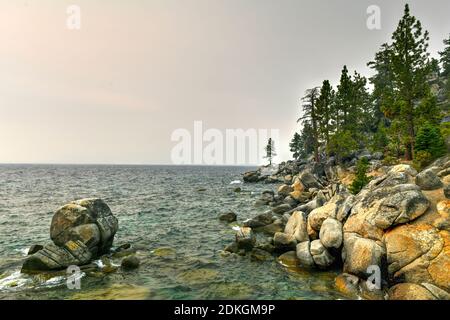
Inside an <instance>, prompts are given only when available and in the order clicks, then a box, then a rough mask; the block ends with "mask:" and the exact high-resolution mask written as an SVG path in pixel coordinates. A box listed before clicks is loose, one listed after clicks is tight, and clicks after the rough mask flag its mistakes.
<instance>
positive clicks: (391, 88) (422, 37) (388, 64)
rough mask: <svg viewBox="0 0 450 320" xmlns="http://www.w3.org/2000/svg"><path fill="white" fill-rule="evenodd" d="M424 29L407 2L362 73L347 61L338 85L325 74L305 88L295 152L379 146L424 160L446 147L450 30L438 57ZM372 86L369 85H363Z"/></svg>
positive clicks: (326, 153)
mask: <svg viewBox="0 0 450 320" xmlns="http://www.w3.org/2000/svg"><path fill="white" fill-rule="evenodd" d="M428 43H429V34H428V32H427V31H425V30H423V28H422V25H421V23H420V21H419V20H418V19H417V18H416V17H414V16H413V15H411V12H410V9H409V6H408V5H406V6H405V10H404V15H403V17H402V19H401V20H400V22H399V24H398V27H397V29H396V30H395V31H394V33H393V34H392V38H391V42H390V43H385V44H383V45H382V46H381V48H380V50H379V51H378V52H377V53H376V54H375V57H374V59H373V61H371V62H369V63H368V66H369V67H370V68H371V69H372V70H373V71H374V75H373V76H372V77H370V78H369V79H367V78H366V77H364V76H362V75H361V74H359V73H358V72H356V71H354V72H353V73H350V71H349V70H348V68H347V66H344V67H343V69H342V72H341V77H340V81H339V84H337V86H336V88H333V86H332V85H331V83H330V81H329V80H325V81H323V83H322V85H321V86H318V87H314V88H310V89H308V90H306V92H305V95H304V97H303V98H302V110H303V113H302V117H301V118H299V119H298V122H301V123H302V125H303V127H302V130H301V132H300V133H295V134H294V137H293V139H292V141H291V143H290V148H291V151H292V153H293V156H294V158H296V159H301V158H306V157H308V156H310V155H313V157H314V159H315V161H317V162H318V161H320V160H322V158H323V157H326V158H328V157H330V156H333V157H335V159H336V160H337V161H338V162H343V161H345V160H346V159H347V158H348V157H350V156H351V155H352V154H353V153H354V152H355V151H357V150H361V149H369V150H370V151H372V152H382V153H383V154H384V157H385V159H392V160H395V159H399V158H404V159H405V160H408V161H412V160H414V161H417V162H418V163H420V164H421V165H425V164H428V163H429V162H431V161H432V160H433V159H435V158H437V157H439V156H441V155H443V154H445V153H446V146H445V142H444V136H445V135H446V134H447V133H446V132H445V131H444V130H441V129H442V128H441V127H440V122H441V120H442V118H443V116H445V115H446V112H448V111H449V105H448V101H450V99H449V98H450V81H449V78H450V34H449V37H448V38H447V39H445V40H444V45H445V49H444V50H443V51H442V52H439V57H440V59H434V58H431V57H430V53H429V51H428ZM434 78H437V79H443V80H442V83H443V85H444V86H445V88H446V95H447V105H445V106H439V105H438V100H437V96H436V93H435V92H433V90H432V85H431V81H432V79H434ZM369 83H370V84H372V87H373V89H372V90H369V89H368V84H369Z"/></svg>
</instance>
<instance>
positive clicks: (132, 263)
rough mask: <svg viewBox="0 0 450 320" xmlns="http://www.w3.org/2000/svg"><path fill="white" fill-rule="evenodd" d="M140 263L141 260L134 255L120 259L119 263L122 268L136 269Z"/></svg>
mask: <svg viewBox="0 0 450 320" xmlns="http://www.w3.org/2000/svg"><path fill="white" fill-rule="evenodd" d="M140 264H141V261H140V260H139V258H138V257H136V256H129V257H126V258H124V259H123V260H122V263H121V264H120V265H121V266H122V268H124V269H128V270H130V269H136V268H138V267H139V265H140Z"/></svg>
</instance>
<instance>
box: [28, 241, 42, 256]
mask: <svg viewBox="0 0 450 320" xmlns="http://www.w3.org/2000/svg"><path fill="white" fill-rule="evenodd" d="M42 249H44V246H42V245H40V244H33V245H32V246H31V247H30V249H28V253H27V255H29V256H30V255H32V254H35V253H36V252H38V251H39V250H42Z"/></svg>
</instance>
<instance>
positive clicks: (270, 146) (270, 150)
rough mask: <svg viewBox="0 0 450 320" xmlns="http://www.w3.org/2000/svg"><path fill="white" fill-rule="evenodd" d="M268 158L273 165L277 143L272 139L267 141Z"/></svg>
mask: <svg viewBox="0 0 450 320" xmlns="http://www.w3.org/2000/svg"><path fill="white" fill-rule="evenodd" d="M265 151H266V156H265V158H266V159H268V160H269V165H270V166H271V165H272V160H273V157H275V156H276V155H277V154H276V153H275V142H274V141H273V139H272V138H269V140H268V141H267V146H266V148H265Z"/></svg>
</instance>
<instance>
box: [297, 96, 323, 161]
mask: <svg viewBox="0 0 450 320" xmlns="http://www.w3.org/2000/svg"><path fill="white" fill-rule="evenodd" d="M318 96H319V88H318V87H315V88H312V89H308V90H306V92H305V96H304V97H303V98H302V102H303V105H302V107H303V116H302V117H301V118H300V119H298V120H297V122H299V121H303V122H305V121H308V122H309V123H310V124H311V128H312V138H313V141H312V144H313V146H314V160H315V161H316V162H319V121H320V115H319V114H318V112H317V99H318Z"/></svg>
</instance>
